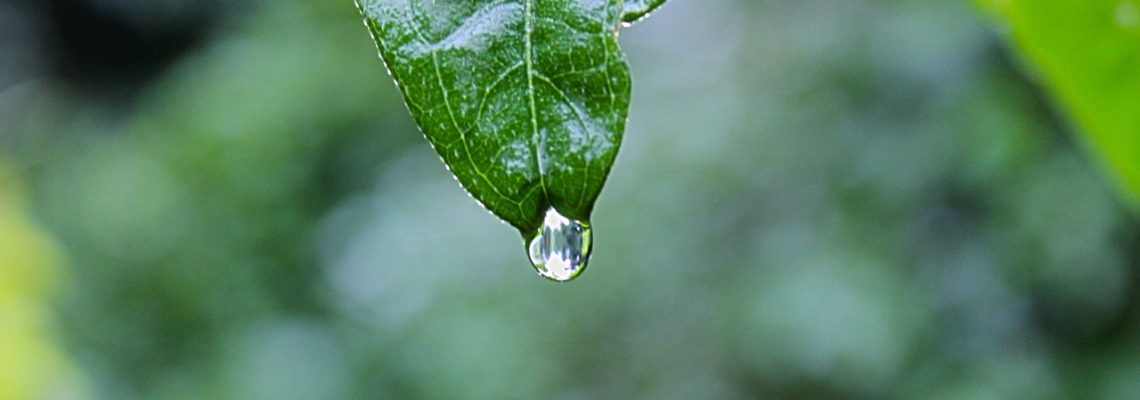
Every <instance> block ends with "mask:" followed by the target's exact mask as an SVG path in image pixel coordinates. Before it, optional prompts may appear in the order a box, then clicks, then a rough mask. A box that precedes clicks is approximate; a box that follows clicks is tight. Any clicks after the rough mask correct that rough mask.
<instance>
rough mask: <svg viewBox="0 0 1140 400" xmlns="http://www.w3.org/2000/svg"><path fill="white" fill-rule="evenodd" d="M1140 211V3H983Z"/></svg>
mask: <svg viewBox="0 0 1140 400" xmlns="http://www.w3.org/2000/svg"><path fill="white" fill-rule="evenodd" d="M978 2H979V3H980V4H981V5H982V6H983V7H984V8H986V9H988V10H989V11H990V12H991V13H992V14H994V15H996V16H997V17H998V18H999V19H1000V20H1001V21H1002V22H1004V24H1005V26H1006V27H1007V28H1008V30H1009V32H1008V34H1009V36H1010V39H1011V40H1012V42H1013V44H1014V47H1015V48H1016V49H1017V50H1018V52H1019V53H1020V54H1021V55H1023V56H1024V58H1025V61H1026V62H1027V64H1028V66H1029V69H1030V70H1031V71H1033V72H1036V73H1037V74H1039V75H1038V76H1039V77H1040V79H1041V81H1042V82H1043V84H1044V85H1045V86H1046V87H1048V89H1049V90H1050V91H1051V93H1052V94H1053V95H1054V96H1055V98H1056V101H1057V103H1059V104H1060V105H1061V106H1062V107H1063V108H1064V109H1065V110H1066V111H1067V112H1068V114H1069V115H1070V116H1071V117H1072V120H1073V121H1074V122H1075V124H1074V125H1076V129H1075V130H1076V131H1077V132H1079V133H1080V134H1081V135H1082V137H1083V139H1084V140H1083V142H1084V143H1085V144H1086V147H1087V148H1088V149H1089V150H1090V151H1091V152H1093V153H1095V155H1096V156H1097V157H1099V158H1100V159H1101V160H1102V163H1103V164H1104V165H1105V166H1106V167H1107V169H1108V170H1109V171H1110V172H1109V173H1110V175H1111V176H1112V177H1113V178H1114V179H1115V180H1116V181H1118V182H1119V185H1120V186H1122V188H1123V189H1122V191H1123V192H1124V196H1125V197H1126V198H1127V201H1129V202H1130V203H1131V205H1133V206H1134V207H1140V1H1136V0H978Z"/></svg>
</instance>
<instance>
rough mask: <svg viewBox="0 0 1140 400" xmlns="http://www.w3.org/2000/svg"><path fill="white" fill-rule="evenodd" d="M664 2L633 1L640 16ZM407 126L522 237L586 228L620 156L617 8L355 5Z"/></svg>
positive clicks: (625, 78) (531, 0) (590, 0)
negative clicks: (554, 224)
mask: <svg viewBox="0 0 1140 400" xmlns="http://www.w3.org/2000/svg"><path fill="white" fill-rule="evenodd" d="M661 2H662V1H661V0H650V1H630V2H628V3H630V4H634V5H635V6H636V7H637V8H636V9H634V10H633V11H634V12H635V13H641V14H644V12H647V11H648V10H650V9H651V8H652V7H654V6H656V5H658V4H660V3H661ZM357 4H358V7H359V8H360V10H361V13H362V14H363V15H364V17H365V21H366V24H367V26H368V28H369V30H370V31H371V32H372V35H373V38H374V39H375V41H376V43H377V45H378V47H379V49H380V54H381V56H382V58H383V59H384V61H385V63H386V64H387V66H388V69H389V72H390V73H391V74H392V77H393V78H395V80H396V83H397V85H398V86H399V87H400V90H401V91H402V92H403V95H404V100H405V101H406V102H407V104H408V108H409V110H410V111H411V114H412V116H413V118H414V119H415V120H416V122H417V123H418V125H419V127H420V128H421V130H422V131H423V133H424V135H425V136H426V137H427V139H428V140H429V141H430V142H431V143H432V145H433V147H434V148H435V150H436V152H438V153H439V155H440V156H441V157H442V158H443V161H444V162H445V163H446V164H447V165H448V167H449V168H450V170H451V172H452V173H453V174H455V176H456V178H458V180H459V182H460V183H461V184H462V185H463V187H464V188H466V189H467V191H468V192H469V193H471V195H472V196H473V197H474V198H475V199H476V200H478V201H479V202H481V203H482V204H483V205H484V206H485V207H486V208H487V209H489V210H490V211H491V212H492V213H494V214H495V215H497V216H499V217H500V218H502V219H503V220H505V221H507V222H509V223H510V224H511V225H514V226H515V227H516V228H518V229H519V230H520V231H521V232H523V235H524V236H529V235H532V234H533V232H535V231H536V229H537V228H538V227H539V226H540V225H541V224H542V219H543V215H544V214H545V212H546V210H547V209H549V208H550V207H551V206H553V207H554V208H555V209H557V210H558V211H559V212H560V213H561V214H563V215H565V216H567V217H569V218H572V219H575V220H581V221H586V220H588V219H589V217H590V213H591V211H592V209H593V206H594V201H595V200H596V199H597V197H598V194H599V193H600V192H601V190H602V186H603V184H604V183H605V180H606V176H607V175H608V174H609V171H610V167H611V166H612V164H613V162H614V157H615V156H616V155H617V151H618V147H619V146H620V144H621V139H622V134H623V132H624V130H625V121H626V114H627V112H628V109H629V96H630V77H629V68H628V66H627V64H626V60H625V56H624V54H623V53H622V51H621V49H620V48H619V46H618V41H617V36H618V35H617V31H618V29H620V27H621V23H622V22H623V20H624V19H625V18H626V17H627V16H629V15H632V14H627V13H625V12H624V11H625V9H624V7H625V4H624V3H621V2H619V1H616V0H615V1H602V0H579V1H566V0H561V1H553V0H495V1H490V0H484V1H457V0H450V1H445V0H436V1H429V0H359V1H358V2H357Z"/></svg>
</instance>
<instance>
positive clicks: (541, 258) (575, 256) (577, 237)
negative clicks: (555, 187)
mask: <svg viewBox="0 0 1140 400" xmlns="http://www.w3.org/2000/svg"><path fill="white" fill-rule="evenodd" d="M592 239H593V230H592V229H590V223H589V222H581V221H575V220H571V219H569V218H566V217H565V216H563V215H562V214H560V213H558V211H557V210H555V209H554V208H553V207H551V208H550V209H549V210H547V211H546V217H545V218H544V219H543V223H542V227H541V228H539V230H538V232H537V234H536V235H535V236H534V238H532V239H530V243H528V245H527V249H528V250H529V252H528V253H529V254H530V262H531V264H534V269H535V270H536V271H538V274H539V275H542V276H543V277H545V278H547V279H550V280H553V281H558V282H567V281H570V280H573V279H574V278H576V277H578V275H579V274H581V273H582V271H583V270H585V269H586V264H587V263H588V262H589V261H590V252H591V251H592V250H593V240H592Z"/></svg>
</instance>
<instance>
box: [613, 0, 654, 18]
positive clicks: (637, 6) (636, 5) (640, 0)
mask: <svg viewBox="0 0 1140 400" xmlns="http://www.w3.org/2000/svg"><path fill="white" fill-rule="evenodd" d="M662 4H665V0H626V1H625V7H624V11H625V13H624V14H623V15H622V17H621V19H622V21H625V22H628V23H633V22H636V21H637V20H639V19H641V18H644V17H645V16H647V15H649V13H651V12H653V10H654V9H656V8H657V7H660V6H661V5H662Z"/></svg>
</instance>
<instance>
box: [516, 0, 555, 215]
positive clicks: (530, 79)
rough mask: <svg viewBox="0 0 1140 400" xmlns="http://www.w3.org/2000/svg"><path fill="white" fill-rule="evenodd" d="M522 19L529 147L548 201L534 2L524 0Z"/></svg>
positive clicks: (543, 194) (544, 195)
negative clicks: (537, 93)
mask: <svg viewBox="0 0 1140 400" xmlns="http://www.w3.org/2000/svg"><path fill="white" fill-rule="evenodd" d="M523 18H524V20H525V21H526V22H525V27H524V29H523V39H524V41H525V42H524V47H525V49H524V54H523V61H524V62H525V63H526V86H527V93H526V97H527V101H528V102H529V103H530V125H531V145H532V146H534V163H535V166H536V167H538V184H539V186H540V187H541V188H542V196H543V198H544V199H546V201H550V194H549V193H548V192H547V189H546V163H545V162H544V161H545V158H546V157H545V155H544V154H543V150H542V149H543V146H542V143H541V141H542V138H541V136H542V135H540V134H539V130H538V105H537V104H536V100H535V98H534V43H533V40H532V37H533V33H534V0H524V8H523Z"/></svg>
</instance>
